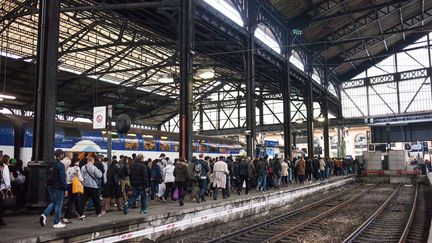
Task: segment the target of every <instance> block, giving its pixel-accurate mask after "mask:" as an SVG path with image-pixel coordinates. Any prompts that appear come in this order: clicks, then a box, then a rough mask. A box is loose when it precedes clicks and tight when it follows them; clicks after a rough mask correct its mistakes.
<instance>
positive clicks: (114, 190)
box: [102, 161, 123, 213]
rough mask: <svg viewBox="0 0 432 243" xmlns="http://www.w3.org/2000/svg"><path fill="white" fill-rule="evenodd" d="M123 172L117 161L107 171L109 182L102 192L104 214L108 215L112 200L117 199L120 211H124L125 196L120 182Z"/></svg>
mask: <svg viewBox="0 0 432 243" xmlns="http://www.w3.org/2000/svg"><path fill="white" fill-rule="evenodd" d="M120 177H121V172H120V165H119V164H118V162H117V161H113V162H111V164H110V166H109V168H108V171H107V181H106V183H105V185H104V187H103V190H102V196H103V202H104V210H103V211H104V212H105V213H107V212H109V211H110V209H111V199H113V198H114V199H115V201H116V204H117V208H118V210H122V209H123V208H122V205H123V200H122V199H123V196H122V192H121V182H120Z"/></svg>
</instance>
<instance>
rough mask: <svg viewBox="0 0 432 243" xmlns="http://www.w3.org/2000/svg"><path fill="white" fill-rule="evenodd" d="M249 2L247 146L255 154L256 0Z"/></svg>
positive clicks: (248, 152) (251, 154)
mask: <svg viewBox="0 0 432 243" xmlns="http://www.w3.org/2000/svg"><path fill="white" fill-rule="evenodd" d="M247 4H248V13H249V18H248V25H247V29H248V31H249V36H248V38H247V50H248V52H247V60H246V67H247V76H246V77H247V80H246V130H247V131H248V132H247V134H246V146H247V154H248V156H251V157H252V156H255V145H256V144H255V140H256V115H255V44H254V38H255V27H256V2H255V0H251V1H248V2H247Z"/></svg>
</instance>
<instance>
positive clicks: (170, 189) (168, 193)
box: [164, 182, 174, 200]
mask: <svg viewBox="0 0 432 243" xmlns="http://www.w3.org/2000/svg"><path fill="white" fill-rule="evenodd" d="M173 188H174V182H166V183H165V193H164V198H165V200H167V199H168V197H171V200H172V193H173V191H174V190H173Z"/></svg>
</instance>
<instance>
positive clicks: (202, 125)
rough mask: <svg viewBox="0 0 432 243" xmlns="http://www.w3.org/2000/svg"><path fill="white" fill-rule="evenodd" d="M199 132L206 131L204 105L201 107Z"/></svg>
mask: <svg viewBox="0 0 432 243" xmlns="http://www.w3.org/2000/svg"><path fill="white" fill-rule="evenodd" d="M199 130H200V131H203V130H204V108H203V105H202V104H200V105H199Z"/></svg>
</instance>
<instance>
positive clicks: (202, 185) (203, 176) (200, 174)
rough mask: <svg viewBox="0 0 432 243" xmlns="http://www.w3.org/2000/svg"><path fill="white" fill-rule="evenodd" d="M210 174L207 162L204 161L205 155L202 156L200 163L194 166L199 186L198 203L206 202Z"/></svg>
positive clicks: (200, 156)
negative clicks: (208, 175)
mask: <svg viewBox="0 0 432 243" xmlns="http://www.w3.org/2000/svg"><path fill="white" fill-rule="evenodd" d="M208 172H209V167H208V164H207V162H206V161H205V160H204V154H200V155H199V159H198V161H197V162H196V163H195V165H194V176H195V178H196V180H197V181H198V186H199V191H198V193H197V195H196V201H197V202H198V203H200V202H201V201H205V192H206V189H207V174H208Z"/></svg>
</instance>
